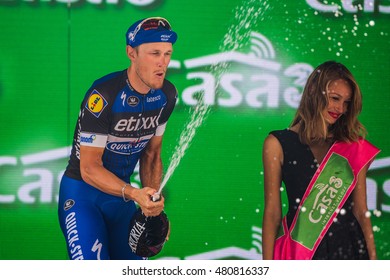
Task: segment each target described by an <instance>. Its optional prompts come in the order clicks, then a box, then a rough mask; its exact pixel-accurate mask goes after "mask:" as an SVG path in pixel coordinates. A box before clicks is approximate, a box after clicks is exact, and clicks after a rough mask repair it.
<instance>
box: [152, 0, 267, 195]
mask: <svg viewBox="0 0 390 280" xmlns="http://www.w3.org/2000/svg"><path fill="white" fill-rule="evenodd" d="M269 8H270V5H269V3H268V0H265V1H264V0H263V1H262V0H246V1H242V4H241V5H239V6H237V7H236V8H235V10H234V11H233V12H234V20H233V22H232V24H231V25H230V26H229V28H228V30H227V32H226V34H225V36H224V38H223V40H222V43H221V45H220V47H219V50H220V51H221V52H225V51H234V50H239V49H241V48H242V47H243V46H244V44H246V43H247V42H248V40H249V38H250V34H251V27H252V26H253V25H254V24H255V23H257V22H259V21H262V20H263V19H264V17H263V15H264V13H265V12H266V11H267V10H268V9H269ZM210 68H211V69H210V72H211V73H212V74H214V76H215V77H216V80H217V83H216V85H215V90H216V91H217V88H218V86H219V81H220V77H221V75H222V74H223V73H225V72H226V71H227V69H228V63H227V62H222V63H217V64H214V65H211V66H210ZM203 97H204V92H201V93H200V96H199V100H198V103H197V105H196V106H194V107H192V108H191V111H192V112H190V113H191V117H190V118H189V120H188V122H187V124H186V125H185V127H184V129H183V130H182V132H181V135H180V138H179V141H178V143H177V145H176V147H175V150H174V153H173V154H172V156H171V158H170V161H169V166H168V168H167V171H166V173H165V174H164V178H163V180H162V183H161V186H160V189H159V191H158V192H157V194H158V195H159V194H160V193H161V191H162V189H163V188H164V187H165V185H166V184H167V182H168V180H169V179H170V177H171V176H172V174H173V172H174V171H175V169H176V167H177V166H178V165H179V163H180V161H181V159H182V158H183V156H184V154H185V152H186V150H187V149H188V148H189V146H190V145H191V142H192V139H193V138H194V136H195V133H196V130H197V129H198V128H199V126H201V124H202V123H203V122H204V121H205V120H206V118H207V117H208V115H209V113H210V111H211V108H210V106H209V105H207V104H205V103H204V100H203Z"/></svg>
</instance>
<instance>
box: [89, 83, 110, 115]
mask: <svg viewBox="0 0 390 280" xmlns="http://www.w3.org/2000/svg"><path fill="white" fill-rule="evenodd" d="M107 104H108V103H107V101H106V100H105V99H104V97H103V96H102V95H101V94H100V93H99V92H98V91H97V90H96V89H94V90H93V91H92V92H91V95H90V96H89V98H88V101H87V103H86V104H85V108H87V109H88V111H90V112H91V113H92V114H93V115H94V116H95V117H97V118H98V117H100V114H101V113H102V112H103V110H104V108H106V106H107Z"/></svg>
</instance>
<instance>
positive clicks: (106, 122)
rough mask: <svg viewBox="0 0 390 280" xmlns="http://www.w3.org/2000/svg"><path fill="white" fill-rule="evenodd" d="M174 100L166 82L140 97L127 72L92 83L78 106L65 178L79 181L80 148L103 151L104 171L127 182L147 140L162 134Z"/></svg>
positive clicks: (173, 90) (173, 89)
mask: <svg viewBox="0 0 390 280" xmlns="http://www.w3.org/2000/svg"><path fill="white" fill-rule="evenodd" d="M176 99H177V90H176V88H175V87H174V86H173V84H172V83H170V82H169V81H168V80H165V81H164V84H163V87H162V88H161V89H157V90H154V89H152V90H151V91H150V92H149V93H148V94H139V93H138V92H136V91H135V90H134V89H133V88H132V87H131V85H130V83H129V81H128V79H127V72H126V70H124V71H120V72H115V73H112V74H109V75H107V76H105V77H103V78H101V79H99V80H97V81H95V82H94V83H93V85H92V87H91V88H90V89H89V90H88V92H87V94H86V96H85V98H84V100H83V102H82V104H81V108H80V114H79V118H78V121H77V125H76V128H75V133H74V140H73V147H72V152H71V157H70V161H69V165H68V167H67V169H66V171H65V175H66V176H68V177H71V178H74V179H78V180H81V174H80V145H85V146H92V147H104V148H105V149H104V154H103V165H104V167H105V168H107V169H108V170H109V171H111V172H112V173H114V174H115V175H116V176H118V177H119V178H121V179H122V180H124V181H126V182H128V181H129V178H130V176H131V174H132V173H133V170H134V168H135V166H136V164H137V162H138V159H139V157H140V154H141V151H142V150H143V149H144V148H145V147H146V145H147V144H148V142H149V140H150V138H152V136H154V135H158V136H160V135H162V134H163V133H164V130H165V125H166V122H167V121H168V118H169V116H170V115H171V113H172V111H173V108H174V107H175V104H176Z"/></svg>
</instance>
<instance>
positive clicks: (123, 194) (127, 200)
mask: <svg viewBox="0 0 390 280" xmlns="http://www.w3.org/2000/svg"><path fill="white" fill-rule="evenodd" d="M128 185H129V184H125V185H124V186H123V187H122V198H123V201H124V202H129V201H130V200H131V199H126V196H125V190H126V187H127V186H128ZM129 186H130V185H129Z"/></svg>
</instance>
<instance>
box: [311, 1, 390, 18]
mask: <svg viewBox="0 0 390 280" xmlns="http://www.w3.org/2000/svg"><path fill="white" fill-rule="evenodd" d="M306 2H307V4H308V5H309V6H310V7H312V8H313V9H315V10H317V11H320V12H323V13H335V14H337V15H339V14H340V13H341V11H345V12H347V13H358V12H360V11H363V12H365V13H374V12H379V13H382V14H390V5H383V4H384V3H383V2H385V1H381V0H362V1H356V0H339V1H338V2H339V4H337V1H319V0H306Z"/></svg>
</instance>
